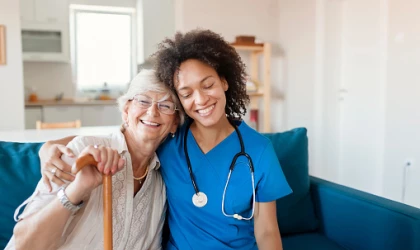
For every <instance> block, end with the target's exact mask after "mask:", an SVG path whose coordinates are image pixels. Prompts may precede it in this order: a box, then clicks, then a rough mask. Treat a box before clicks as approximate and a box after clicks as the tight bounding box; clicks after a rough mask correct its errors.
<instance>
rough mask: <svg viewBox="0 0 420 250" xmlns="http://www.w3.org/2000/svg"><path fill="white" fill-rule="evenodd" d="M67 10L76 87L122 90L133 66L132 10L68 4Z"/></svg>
mask: <svg viewBox="0 0 420 250" xmlns="http://www.w3.org/2000/svg"><path fill="white" fill-rule="evenodd" d="M70 13H71V16H70V18H71V20H70V23H71V27H70V28H71V51H72V64H73V65H72V66H73V75H74V79H75V82H76V85H77V89H78V90H79V91H87V90H97V89H101V88H103V87H104V83H106V86H107V88H109V89H125V88H126V87H127V84H128V83H129V82H130V80H131V78H132V77H133V76H134V74H135V69H136V65H135V63H136V49H135V48H136V47H135V45H136V41H135V37H136V36H135V16H134V13H135V9H133V8H116V7H99V6H81V5H70Z"/></svg>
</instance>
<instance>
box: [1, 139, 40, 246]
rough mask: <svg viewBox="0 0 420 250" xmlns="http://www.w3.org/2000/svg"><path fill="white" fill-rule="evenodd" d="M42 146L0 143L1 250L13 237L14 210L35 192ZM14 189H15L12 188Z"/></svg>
mask: <svg viewBox="0 0 420 250" xmlns="http://www.w3.org/2000/svg"><path fill="white" fill-rule="evenodd" d="M41 145H42V143H16V142H3V141H0V194H3V195H6V196H3V197H7V198H2V199H1V202H0V211H1V216H0V249H4V248H5V247H6V244H7V242H9V239H10V237H11V236H12V234H13V227H14V225H15V221H14V219H13V214H14V212H15V209H16V208H17V207H18V206H19V205H20V204H21V203H22V202H23V201H25V200H26V199H27V198H28V197H29V196H30V195H31V194H32V193H33V191H34V190H35V187H36V185H37V184H38V181H39V179H40V178H41V173H40V164H39V157H38V150H39V148H40V147H41ZM11 187H13V188H11Z"/></svg>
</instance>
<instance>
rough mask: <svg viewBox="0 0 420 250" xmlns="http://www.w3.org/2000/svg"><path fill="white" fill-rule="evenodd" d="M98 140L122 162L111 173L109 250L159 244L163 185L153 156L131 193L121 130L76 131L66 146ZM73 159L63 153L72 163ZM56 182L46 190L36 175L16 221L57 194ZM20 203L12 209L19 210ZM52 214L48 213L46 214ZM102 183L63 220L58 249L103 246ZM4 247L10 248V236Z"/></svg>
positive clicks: (80, 146) (129, 167) (79, 146)
mask: <svg viewBox="0 0 420 250" xmlns="http://www.w3.org/2000/svg"><path fill="white" fill-rule="evenodd" d="M94 144H97V145H103V146H107V147H111V148H113V149H116V150H118V152H119V153H121V154H123V156H124V157H125V160H126V166H125V167H124V168H123V169H122V170H121V171H119V172H118V173H116V174H115V175H114V176H113V177H112V195H113V196H112V209H113V210H112V217H113V221H112V222H113V245H114V249H121V250H122V249H161V236H162V228H163V223H164V220H165V211H166V190H165V186H164V183H163V181H162V177H161V175H160V172H159V171H158V169H159V167H160V162H159V159H158V158H157V155H156V154H155V155H154V158H153V160H152V161H151V163H150V165H149V172H148V174H147V177H146V179H145V180H143V181H144V184H143V187H142V188H141V189H140V191H139V192H138V193H137V194H136V196H134V184H133V181H135V180H134V178H133V170H132V162H131V157H130V154H129V153H128V149H127V144H126V142H125V138H124V135H123V134H122V133H121V132H120V131H118V132H116V133H113V134H111V135H110V136H107V137H90V136H81V137H76V138H74V139H73V140H72V141H71V142H70V143H69V144H68V145H67V146H68V147H69V148H70V149H72V150H73V153H74V154H75V155H76V156H77V155H79V154H80V153H81V152H82V150H83V149H84V148H85V147H86V146H88V145H94ZM75 159H76V157H75V158H69V157H65V156H63V160H64V161H65V162H66V163H68V164H69V165H73V163H74V161H75ZM58 189H59V186H57V185H55V184H54V183H53V190H52V192H51V193H50V192H48V190H47V188H46V186H45V185H44V183H43V181H42V180H40V181H39V183H38V186H37V187H36V189H35V192H34V193H33V195H32V196H31V197H29V198H28V200H26V201H25V202H24V203H23V204H22V205H21V206H20V207H22V206H23V205H25V204H28V205H27V206H26V208H25V210H24V212H23V213H22V214H21V215H20V216H19V220H21V219H24V218H25V217H27V216H29V215H31V214H33V213H35V212H37V211H39V210H40V209H42V208H43V207H44V206H46V205H47V204H48V203H50V202H51V201H52V200H54V199H58V198H57V192H58ZM20 207H19V208H18V209H17V210H16V212H15V217H16V214H18V213H19V209H20ZM51 219H53V218H51ZM103 245H104V242H103V205H102V185H101V186H99V187H97V188H96V189H95V190H93V191H92V193H91V195H90V197H89V199H88V201H85V205H84V206H83V207H82V208H81V209H80V210H79V211H78V212H76V213H75V214H74V215H72V216H71V217H70V219H69V221H68V222H67V225H66V227H65V229H64V232H63V235H62V237H61V247H60V248H59V249H103ZM6 249H15V242H14V236H13V237H12V238H11V240H10V242H9V244H8V245H7V246H6Z"/></svg>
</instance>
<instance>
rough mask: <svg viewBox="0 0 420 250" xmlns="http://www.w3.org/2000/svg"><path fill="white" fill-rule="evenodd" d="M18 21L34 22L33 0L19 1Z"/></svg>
mask: <svg viewBox="0 0 420 250" xmlns="http://www.w3.org/2000/svg"><path fill="white" fill-rule="evenodd" d="M20 20H22V21H25V22H28V21H34V20H35V1H34V0H20Z"/></svg>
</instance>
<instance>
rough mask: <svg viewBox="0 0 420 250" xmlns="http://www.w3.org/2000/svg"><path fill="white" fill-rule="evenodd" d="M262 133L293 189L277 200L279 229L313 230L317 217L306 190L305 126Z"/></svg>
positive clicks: (307, 173) (285, 230)
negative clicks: (280, 131)
mask: <svg viewBox="0 0 420 250" xmlns="http://www.w3.org/2000/svg"><path fill="white" fill-rule="evenodd" d="M264 135H265V136H266V137H268V138H269V139H270V140H271V141H272V143H273V146H274V150H275V152H276V154H277V158H278V159H279V162H280V165H281V167H282V169H283V172H284V175H285V176H286V179H287V181H288V183H289V185H290V187H291V188H292V190H293V193H292V194H291V195H288V196H286V197H283V198H281V199H279V200H277V220H278V223H279V228H280V233H281V234H282V235H283V234H290V233H303V232H309V231H313V230H316V229H317V228H318V220H317V218H316V216H315V212H314V206H313V203H312V198H311V195H310V192H309V171H308V137H307V135H306V129H305V128H296V129H293V130H289V131H286V132H283V133H272V134H264Z"/></svg>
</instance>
